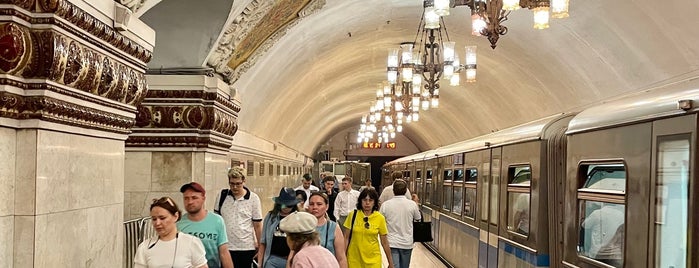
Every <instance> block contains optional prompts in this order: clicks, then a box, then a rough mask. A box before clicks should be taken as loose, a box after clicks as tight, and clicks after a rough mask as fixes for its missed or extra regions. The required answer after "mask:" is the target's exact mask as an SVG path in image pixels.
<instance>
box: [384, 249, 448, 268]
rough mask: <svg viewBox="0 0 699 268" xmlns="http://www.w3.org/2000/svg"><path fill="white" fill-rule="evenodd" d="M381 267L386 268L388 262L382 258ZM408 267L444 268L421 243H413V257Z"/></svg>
mask: <svg viewBox="0 0 699 268" xmlns="http://www.w3.org/2000/svg"><path fill="white" fill-rule="evenodd" d="M383 267H388V261H387V260H386V259H385V258H384V261H383ZM410 267H417V268H421V267H429V268H441V267H446V266H444V264H442V262H441V261H439V260H438V259H437V258H436V257H435V256H434V255H432V252H430V251H429V250H427V249H426V248H425V247H424V246H422V244H421V243H415V247H414V248H413V255H412V257H411V258H410Z"/></svg>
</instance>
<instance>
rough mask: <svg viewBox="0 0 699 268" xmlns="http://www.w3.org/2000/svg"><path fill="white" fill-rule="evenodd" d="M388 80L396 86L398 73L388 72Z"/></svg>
mask: <svg viewBox="0 0 699 268" xmlns="http://www.w3.org/2000/svg"><path fill="white" fill-rule="evenodd" d="M386 80H388V83H390V84H395V83H396V82H398V71H388V72H387V75H386Z"/></svg>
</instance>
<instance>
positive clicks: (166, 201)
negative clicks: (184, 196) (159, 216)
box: [153, 196, 175, 207]
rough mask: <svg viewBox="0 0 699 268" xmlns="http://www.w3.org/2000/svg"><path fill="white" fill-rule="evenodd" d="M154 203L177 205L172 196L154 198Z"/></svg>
mask: <svg viewBox="0 0 699 268" xmlns="http://www.w3.org/2000/svg"><path fill="white" fill-rule="evenodd" d="M153 204H154V205H155V204H169V205H170V206H171V207H174V206H175V202H173V201H172V199H170V197H167V196H165V197H161V198H158V199H153Z"/></svg>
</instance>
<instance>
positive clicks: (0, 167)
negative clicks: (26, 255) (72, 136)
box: [0, 127, 17, 267]
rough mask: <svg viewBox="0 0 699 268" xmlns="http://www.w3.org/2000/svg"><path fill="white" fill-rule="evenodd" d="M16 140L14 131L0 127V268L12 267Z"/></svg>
mask: <svg viewBox="0 0 699 268" xmlns="http://www.w3.org/2000/svg"><path fill="white" fill-rule="evenodd" d="M16 140H17V137H16V132H15V130H14V129H11V128H3V127H0V159H2V161H0V185H2V187H0V267H12V259H13V257H12V254H13V247H14V225H15V216H14V214H15V202H14V200H15V176H16V174H15V159H16V151H15V150H16Z"/></svg>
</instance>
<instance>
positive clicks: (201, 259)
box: [134, 197, 209, 268]
mask: <svg viewBox="0 0 699 268" xmlns="http://www.w3.org/2000/svg"><path fill="white" fill-rule="evenodd" d="M181 215H182V213H181V212H180V209H179V208H178V207H177V204H175V201H174V200H172V198H170V197H162V198H159V199H154V200H153V204H151V205H150V217H151V222H152V223H153V228H155V232H156V233H157V234H158V235H157V236H154V237H151V238H150V239H148V240H145V241H143V242H142V243H141V244H140V245H138V249H136V255H135V256H134V267H136V268H155V267H196V268H202V267H203V268H208V267H209V266H208V265H207V264H206V262H207V261H206V251H205V250H204V245H203V244H202V243H201V240H199V238H196V237H194V236H191V235H188V234H185V233H180V232H178V231H177V224H175V223H176V222H177V221H179V220H180V217H181Z"/></svg>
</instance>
